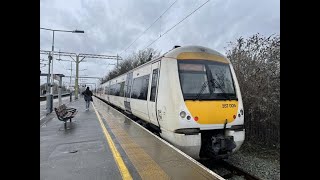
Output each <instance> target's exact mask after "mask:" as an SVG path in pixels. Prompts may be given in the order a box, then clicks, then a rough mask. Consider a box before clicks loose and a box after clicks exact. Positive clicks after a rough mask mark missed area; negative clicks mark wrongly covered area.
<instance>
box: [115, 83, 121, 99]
mask: <svg viewBox="0 0 320 180" xmlns="http://www.w3.org/2000/svg"><path fill="white" fill-rule="evenodd" d="M115 86H116V87H115V89H116V92H115V96H120V83H117V84H116V85H115Z"/></svg>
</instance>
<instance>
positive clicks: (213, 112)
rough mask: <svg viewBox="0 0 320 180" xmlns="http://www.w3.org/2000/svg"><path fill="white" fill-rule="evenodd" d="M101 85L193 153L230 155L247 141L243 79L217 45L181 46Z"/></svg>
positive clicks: (106, 95) (107, 96) (117, 102)
mask: <svg viewBox="0 0 320 180" xmlns="http://www.w3.org/2000/svg"><path fill="white" fill-rule="evenodd" d="M101 87H103V88H104V90H103V93H97V95H98V96H99V97H100V98H102V99H104V100H106V101H107V102H108V103H110V104H112V105H114V106H116V107H118V108H120V109H122V110H124V111H126V112H128V113H131V114H133V115H134V116H136V117H139V118H140V119H142V120H143V121H145V122H146V123H149V124H150V125H151V127H154V128H155V130H158V132H159V134H160V136H161V137H162V138H164V139H166V140H167V141H169V142H170V143H172V144H173V145H174V146H176V147H178V148H179V149H181V150H182V151H184V152H185V153H186V154H188V155H190V156H191V157H193V158H195V159H199V158H215V159H220V158H226V157H228V156H229V155H230V154H231V153H233V152H235V151H237V150H238V149H239V148H240V146H241V145H242V143H243V141H244V138H245V129H244V126H243V124H244V111H243V104H242V98H241V93H240V88H239V84H238V81H237V78H236V74H235V72H234V69H233V67H232V64H231V62H230V60H228V59H227V58H226V57H224V56H223V55H222V54H220V53H218V52H217V51H214V50H211V49H209V48H206V47H202V46H185V47H177V48H174V49H172V50H171V51H169V52H168V53H166V54H164V55H162V56H161V57H159V58H157V59H154V60H151V61H149V62H147V63H145V64H143V65H141V66H139V67H137V68H135V69H133V70H131V71H129V72H127V73H125V74H123V75H121V76H119V77H116V78H114V79H112V80H110V81H107V82H105V83H104V84H102V85H101ZM103 88H102V89H103Z"/></svg>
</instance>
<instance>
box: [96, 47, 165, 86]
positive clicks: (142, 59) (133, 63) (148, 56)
mask: <svg viewBox="0 0 320 180" xmlns="http://www.w3.org/2000/svg"><path fill="white" fill-rule="evenodd" d="M159 56H160V52H158V51H157V50H154V49H153V48H148V49H146V50H140V51H138V53H133V54H131V55H130V56H128V57H127V58H126V59H124V60H123V61H122V62H121V63H119V65H118V67H117V68H115V69H113V70H112V71H110V72H109V73H108V74H107V76H105V77H103V78H102V81H101V82H100V83H101V84H102V83H105V82H107V81H108V80H110V79H113V78H115V77H117V76H120V75H121V74H124V73H126V72H128V71H130V70H131V69H134V68H136V67H138V66H140V65H142V64H144V63H146V62H148V61H150V60H152V59H154V58H157V57H159Z"/></svg>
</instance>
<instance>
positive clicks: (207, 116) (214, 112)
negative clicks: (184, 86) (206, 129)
mask: <svg viewBox="0 0 320 180" xmlns="http://www.w3.org/2000/svg"><path fill="white" fill-rule="evenodd" d="M185 103H186V106H187V108H188V110H189V111H190V113H191V115H192V117H193V118H195V117H196V116H197V117H198V121H196V122H197V123H199V124H224V123H225V121H226V119H227V122H228V123H230V122H232V121H234V118H233V115H235V116H237V110H238V101H236V100H231V101H229V100H226V101H223V100H222V101H221V100H219V101H214V100H210V101H209V100H207V101H192V100H187V101H185Z"/></svg>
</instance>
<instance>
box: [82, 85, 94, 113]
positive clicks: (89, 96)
mask: <svg viewBox="0 0 320 180" xmlns="http://www.w3.org/2000/svg"><path fill="white" fill-rule="evenodd" d="M81 94H82V95H83V96H84V100H85V101H86V110H89V106H90V101H92V92H91V91H90V90H89V87H87V89H86V90H85V91H83V92H82V93H81Z"/></svg>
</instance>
